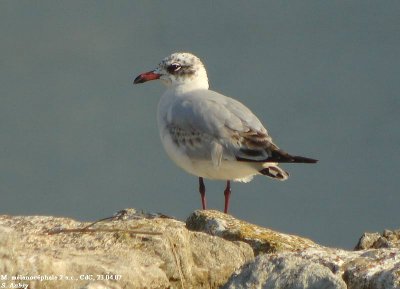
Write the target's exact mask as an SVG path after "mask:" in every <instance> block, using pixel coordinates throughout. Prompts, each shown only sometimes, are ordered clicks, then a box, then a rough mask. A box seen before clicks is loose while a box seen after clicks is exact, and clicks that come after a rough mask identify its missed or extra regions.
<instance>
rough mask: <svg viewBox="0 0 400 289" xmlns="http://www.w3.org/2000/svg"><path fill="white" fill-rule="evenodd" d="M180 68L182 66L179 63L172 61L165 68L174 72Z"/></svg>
mask: <svg viewBox="0 0 400 289" xmlns="http://www.w3.org/2000/svg"><path fill="white" fill-rule="evenodd" d="M181 68H182V66H181V65H180V64H179V63H172V64H170V65H168V67H167V70H168V72H169V73H172V74H173V73H176V72H178V71H179V70H180V69H181Z"/></svg>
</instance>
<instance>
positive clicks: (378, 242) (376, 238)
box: [355, 230, 400, 250]
mask: <svg viewBox="0 0 400 289" xmlns="http://www.w3.org/2000/svg"><path fill="white" fill-rule="evenodd" d="M379 248H400V230H395V231H390V230H385V231H383V233H382V234H379V233H364V234H363V235H362V236H361V238H360V240H359V241H358V244H357V245H356V247H355V250H365V249H379Z"/></svg>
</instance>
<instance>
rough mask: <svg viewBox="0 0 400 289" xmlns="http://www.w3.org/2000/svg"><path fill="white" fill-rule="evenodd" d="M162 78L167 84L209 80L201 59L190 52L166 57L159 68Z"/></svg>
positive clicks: (158, 71) (157, 70)
mask: <svg viewBox="0 0 400 289" xmlns="http://www.w3.org/2000/svg"><path fill="white" fill-rule="evenodd" d="M155 72H156V73H160V74H161V75H162V76H161V77H160V79H161V80H163V81H164V82H165V84H167V85H180V84H183V83H191V82H193V81H197V80H202V81H204V80H205V81H206V82H207V87H208V79H207V72H206V70H205V68H204V65H203V63H202V62H201V60H200V59H199V58H198V57H197V56H195V55H193V54H191V53H188V52H177V53H173V54H171V55H170V56H167V57H165V58H164V59H163V60H162V61H161V62H160V64H159V65H158V67H157V69H156V70H155Z"/></svg>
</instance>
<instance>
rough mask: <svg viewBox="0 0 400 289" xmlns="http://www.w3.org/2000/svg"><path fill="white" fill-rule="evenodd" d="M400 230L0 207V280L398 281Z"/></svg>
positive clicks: (78, 286) (103, 283)
mask: <svg viewBox="0 0 400 289" xmlns="http://www.w3.org/2000/svg"><path fill="white" fill-rule="evenodd" d="M399 232H400V231H399V230H397V231H389V230H385V232H383V233H382V234H377V233H376V234H364V235H363V237H362V238H361V239H360V242H359V245H358V247H359V249H360V250H358V251H346V250H340V249H335V248H327V247H323V246H321V245H318V244H316V243H314V242H312V241H311V240H309V239H306V238H301V237H298V236H293V235H288V234H283V233H279V232H276V231H273V230H270V229H267V228H262V227H259V226H256V225H253V224H250V223H247V222H244V221H241V220H237V219H235V218H234V217H232V216H230V215H226V214H223V213H220V212H217V211H196V212H194V213H193V214H192V215H191V216H190V217H189V218H188V219H187V222H186V224H184V223H183V222H180V221H177V220H175V219H173V218H170V217H168V216H165V215H161V214H146V213H139V212H137V211H135V210H133V209H126V210H122V211H120V212H119V213H117V214H116V215H115V216H113V217H110V218H106V219H103V220H100V221H98V222H96V223H92V224H90V223H86V222H78V221H75V220H72V219H67V218H56V217H40V216H16V217H13V216H0V278H1V280H0V288H26V287H27V286H29V288H32V289H35V288H37V289H39V288H47V289H52V288H58V289H63V288H73V289H111V288H112V289H122V288H133V289H135V288H147V289H152V288H163V289H164V288H170V289H173V288H174V289H175V288H185V289H190V288H196V289H197V288H199V289H202V288H213V289H214V288H215V289H216V288H225V289H239V288H254V289H267V288H280V289H300V288H318V289H331V288H332V289H333V288H349V289H400V248H399ZM254 255H257V258H256V259H254ZM3 283H4V286H3ZM2 286H3V287H2Z"/></svg>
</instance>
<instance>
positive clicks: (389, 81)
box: [0, 0, 400, 248]
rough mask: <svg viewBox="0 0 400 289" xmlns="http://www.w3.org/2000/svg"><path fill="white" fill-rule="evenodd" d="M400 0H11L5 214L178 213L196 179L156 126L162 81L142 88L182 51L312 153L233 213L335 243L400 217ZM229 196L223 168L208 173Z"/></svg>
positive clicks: (219, 197)
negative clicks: (219, 174) (218, 173)
mask: <svg viewBox="0 0 400 289" xmlns="http://www.w3.org/2000/svg"><path fill="white" fill-rule="evenodd" d="M399 15H400V2H398V1H251V2H248V1H237V0H229V1H227V0H225V1H183V0H182V1H177V0H169V1H161V0H154V1H52V0H51V1H12V0H10V1H6V0H4V1H1V2H0V35H1V45H0V83H1V85H0V137H1V144H0V194H1V195H0V214H12V215H20V214H22V215H30V214H35V215H49V214H51V215H58V216H68V217H73V218H77V219H81V220H95V219H98V218H102V217H106V216H109V215H111V214H113V213H114V212H115V211H118V210H119V209H122V208H126V207H134V208H137V209H143V210H145V211H150V212H162V213H164V214H167V215H172V216H175V217H177V218H180V219H184V218H185V217H187V216H188V215H189V214H190V213H191V212H192V211H193V210H195V209H198V208H199V207H200V197H199V194H198V192H197V179H196V177H194V176H190V175H188V174H186V173H185V172H183V171H181V170H180V169H179V168H177V167H176V166H175V165H174V164H173V163H172V162H171V161H170V160H169V159H168V158H167V156H166V154H165V153H164V151H163V149H162V147H161V144H160V141H159V136H158V129H157V124H156V108H157V102H158V99H159V97H160V95H161V94H162V93H163V90H164V87H163V85H162V84H161V83H157V82H150V83H146V84H144V85H140V86H133V85H132V80H133V79H134V77H135V76H137V75H138V74H139V73H141V72H144V71H148V70H150V69H152V68H155V66H156V65H157V63H158V62H159V61H160V60H161V59H162V58H163V57H165V56H167V55H169V54H170V53H171V52H174V51H190V52H193V53H195V54H196V55H198V56H199V57H200V58H201V59H202V60H203V62H204V63H205V65H206V68H207V69H208V74H209V79H210V84H211V88H212V89H214V90H216V91H219V92H221V93H223V94H225V95H229V96H232V97H234V98H237V99H239V100H240V101H242V102H244V103H245V104H246V105H247V106H248V107H250V108H251V109H252V110H253V111H254V112H255V113H256V114H257V115H258V116H259V118H260V119H261V120H262V121H263V123H264V124H265V125H266V127H267V128H268V130H269V132H270V133H271V135H272V136H273V138H274V140H275V142H276V143H277V144H278V145H279V146H280V147H281V148H283V149H285V150H287V151H288V152H290V153H293V154H299V155H304V156H309V157H314V158H317V159H319V160H320V162H319V163H318V164H317V165H301V164H298V165H289V164H288V165H283V166H284V167H285V169H286V170H288V171H289V172H290V173H291V177H290V179H289V180H288V181H286V182H277V181H274V180H271V179H268V178H265V177H262V176H260V177H257V178H255V179H254V180H253V181H252V182H251V183H249V184H236V183H235V184H233V188H232V189H233V193H232V198H231V209H230V211H231V213H232V214H233V215H234V216H236V217H238V218H241V219H244V220H247V221H249V222H252V223H256V224H259V225H262V226H267V227H270V228H273V229H276V230H280V231H283V232H287V233H292V234H299V235H302V236H306V237H309V238H312V239H313V240H315V241H317V242H320V243H322V244H325V245H331V246H336V247H344V248H351V247H353V246H354V245H355V244H356V242H357V239H358V237H359V236H360V235H361V234H362V233H363V232H364V231H382V230H383V229H385V228H388V229H394V228H398V227H399V225H400V222H399V221H400V218H399V211H400V210H399V208H400V207H399V206H400V193H399V188H398V187H399V184H400V181H399V179H400V177H399V171H400V156H399V154H400V145H399V144H400V130H399V124H400V97H399V91H400V49H399V47H400V17H399ZM206 187H207V193H208V195H207V196H208V202H209V206H210V207H211V208H216V209H220V210H222V209H223V188H224V183H223V182H217V181H206Z"/></svg>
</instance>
